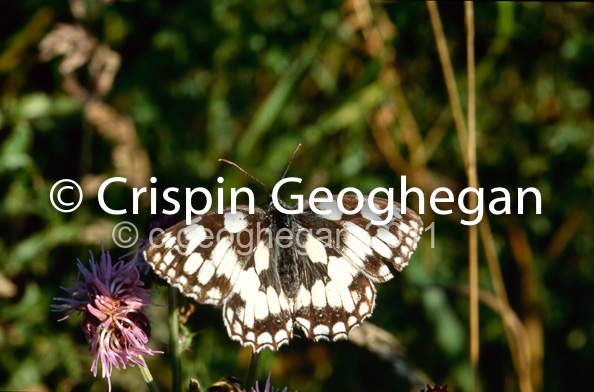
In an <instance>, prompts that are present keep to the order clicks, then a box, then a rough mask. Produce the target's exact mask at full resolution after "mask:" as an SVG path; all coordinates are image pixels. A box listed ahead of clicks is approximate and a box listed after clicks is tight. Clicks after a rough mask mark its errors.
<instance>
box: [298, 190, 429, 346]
mask: <svg viewBox="0 0 594 392" xmlns="http://www.w3.org/2000/svg"><path fill="white" fill-rule="evenodd" d="M374 203H375V204H376V207H377V208H376V210H381V209H385V208H386V207H387V206H389V207H390V208H391V209H392V212H393V218H392V219H391V220H390V221H389V222H388V223H387V224H385V225H379V226H378V225H374V224H371V221H372V220H373V221H382V220H383V219H384V218H385V217H386V216H387V214H388V213H387V212H385V213H383V214H376V213H374V212H373V211H372V210H371V208H370V206H369V200H368V198H365V200H364V204H363V209H362V210H361V211H360V212H359V213H356V214H353V215H346V214H344V213H343V212H341V211H340V210H339V208H338V204H337V202H336V197H335V198H334V200H333V201H328V202H321V203H320V202H318V203H316V207H318V209H319V210H326V211H329V214H327V215H320V214H316V213H314V212H313V211H312V210H311V206H310V205H309V201H307V202H306V203H305V205H304V212H303V213H302V214H297V215H295V221H296V226H297V228H296V229H295V231H296V232H298V234H297V238H298V239H299V240H298V241H297V242H296V246H297V248H298V249H297V253H299V254H300V255H299V265H300V282H301V286H300V288H299V291H298V294H297V297H296V300H295V302H294V309H293V313H294V317H295V321H296V323H297V324H299V326H300V327H301V329H302V330H303V331H304V332H305V334H306V335H307V336H308V337H312V338H313V339H316V340H318V339H332V340H336V339H340V338H346V337H347V335H348V333H349V332H350V330H351V329H353V328H355V327H356V326H358V325H360V324H361V322H362V321H363V319H365V318H366V317H369V316H370V315H371V313H372V311H373V308H374V306H375V288H374V286H373V284H372V281H376V282H384V281H386V280H389V279H391V278H392V277H393V275H392V273H391V272H390V270H389V268H388V267H387V266H386V265H385V264H384V262H383V261H382V259H386V260H388V261H390V262H391V263H392V265H393V266H394V267H395V268H396V269H397V270H399V271H400V270H401V269H402V268H403V267H405V266H406V265H407V264H408V262H409V260H410V256H411V255H412V252H413V251H414V249H415V248H416V244H417V241H418V240H419V238H420V235H421V232H422V230H423V224H422V221H421V219H420V218H419V216H418V215H417V214H416V213H415V212H414V211H412V210H410V209H408V210H407V211H406V214H402V211H401V206H400V205H399V204H398V203H393V205H390V204H389V202H388V201H387V200H384V199H377V198H376V199H374ZM357 204H358V200H357V198H356V197H354V196H345V197H344V198H343V205H344V207H345V208H346V209H347V210H354V209H355V207H356V206H357Z"/></svg>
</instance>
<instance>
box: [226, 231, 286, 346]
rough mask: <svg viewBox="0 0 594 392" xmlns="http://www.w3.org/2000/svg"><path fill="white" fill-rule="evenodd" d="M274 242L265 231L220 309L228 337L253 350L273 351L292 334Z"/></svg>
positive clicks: (268, 232)
mask: <svg viewBox="0 0 594 392" xmlns="http://www.w3.org/2000/svg"><path fill="white" fill-rule="evenodd" d="M273 244H274V242H273V241H272V238H271V233H270V231H269V230H267V232H266V233H265V234H264V235H263V236H262V239H261V240H260V242H259V243H258V245H257V247H256V249H255V251H254V253H253V254H252V256H251V257H250V259H249V260H248V262H247V264H246V266H245V268H244V269H243V271H242V272H241V274H240V276H239V278H238V280H237V282H236V283H235V286H234V287H233V290H232V292H231V294H230V296H229V298H228V299H227V300H226V301H225V304H224V308H223V318H224V320H225V326H226V327H227V332H228V333H229V336H231V338H232V339H234V340H238V341H239V342H240V343H241V344H242V345H243V346H248V345H249V346H252V347H253V349H254V351H260V350H262V349H263V348H266V347H269V348H271V349H273V350H276V349H278V347H279V346H280V345H282V344H285V343H288V342H289V339H290V338H291V337H292V336H293V318H292V314H291V308H290V306H289V300H288V298H287V296H286V294H285V292H284V290H283V288H282V284H281V281H280V279H279V274H278V261H277V252H275V248H274V245H273Z"/></svg>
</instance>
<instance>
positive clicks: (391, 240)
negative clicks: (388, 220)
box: [377, 227, 400, 248]
mask: <svg viewBox="0 0 594 392" xmlns="http://www.w3.org/2000/svg"><path fill="white" fill-rule="evenodd" d="M377 237H378V238H379V239H380V240H382V241H384V242H385V243H386V244H388V245H389V246H391V247H393V248H397V247H399V246H400V240H399V239H398V237H396V236H395V235H394V234H392V233H390V232H389V231H388V230H386V229H384V228H383V227H382V228H381V229H379V230H378V231H377Z"/></svg>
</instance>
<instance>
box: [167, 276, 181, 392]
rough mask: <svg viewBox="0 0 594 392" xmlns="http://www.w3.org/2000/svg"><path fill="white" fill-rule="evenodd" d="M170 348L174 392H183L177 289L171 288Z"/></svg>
mask: <svg viewBox="0 0 594 392" xmlns="http://www.w3.org/2000/svg"><path fill="white" fill-rule="evenodd" d="M168 294H169V347H170V350H171V377H172V383H171V384H172V391H173V392H181V365H180V352H179V315H178V313H177V289H175V288H173V287H169V291H168Z"/></svg>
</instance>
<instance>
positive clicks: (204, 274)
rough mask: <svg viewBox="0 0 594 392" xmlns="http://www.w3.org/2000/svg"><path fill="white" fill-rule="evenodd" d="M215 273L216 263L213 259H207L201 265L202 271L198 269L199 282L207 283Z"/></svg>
mask: <svg viewBox="0 0 594 392" xmlns="http://www.w3.org/2000/svg"><path fill="white" fill-rule="evenodd" d="M194 254H197V253H194ZM214 273H215V265H214V264H213V263H212V261H210V260H206V261H205V262H204V263H203V264H202V266H201V267H200V271H198V282H199V283H201V284H207V283H208V281H209V280H210V278H212V276H213V275H214Z"/></svg>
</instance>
